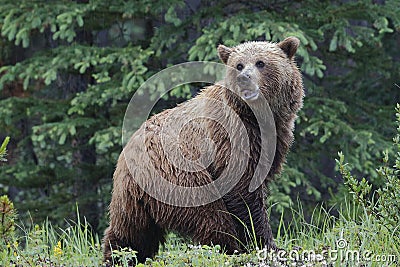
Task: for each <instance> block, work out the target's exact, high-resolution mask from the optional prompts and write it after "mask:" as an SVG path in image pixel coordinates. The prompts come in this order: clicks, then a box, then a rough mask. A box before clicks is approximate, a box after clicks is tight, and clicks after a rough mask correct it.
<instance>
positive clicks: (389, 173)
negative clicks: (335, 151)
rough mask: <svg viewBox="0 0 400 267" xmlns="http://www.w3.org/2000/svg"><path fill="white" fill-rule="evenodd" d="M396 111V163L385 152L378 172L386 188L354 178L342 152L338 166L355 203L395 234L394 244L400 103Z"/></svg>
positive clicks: (398, 230) (398, 238)
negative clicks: (376, 186) (375, 186)
mask: <svg viewBox="0 0 400 267" xmlns="http://www.w3.org/2000/svg"><path fill="white" fill-rule="evenodd" d="M396 112H397V113H396V117H397V120H396V122H397V131H398V133H397V135H396V137H394V138H393V141H394V146H395V147H396V157H395V164H394V165H393V166H391V163H390V161H389V155H388V153H387V152H384V155H385V156H384V158H383V163H384V164H385V165H384V166H381V167H379V168H378V169H377V172H378V174H379V176H380V177H381V178H382V180H383V181H384V185H383V186H382V187H380V188H378V189H373V184H371V183H370V182H368V180H367V179H365V178H362V179H361V180H360V181H359V180H358V179H357V178H356V177H354V176H353V175H352V174H351V169H350V167H349V165H348V164H345V163H344V160H345V159H344V155H343V154H342V153H339V159H338V160H337V163H338V165H339V169H340V173H341V174H342V175H343V178H344V180H345V185H346V186H347V188H348V190H349V192H350V193H351V194H352V195H353V198H354V200H355V201H356V202H357V203H358V204H360V205H362V206H363V207H364V208H365V209H366V210H367V211H368V213H369V214H372V216H373V217H374V219H375V220H377V222H379V223H381V224H382V225H383V226H384V227H386V228H387V230H388V231H389V232H391V233H392V235H393V239H394V242H400V104H397V107H396Z"/></svg>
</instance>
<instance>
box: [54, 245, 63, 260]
mask: <svg viewBox="0 0 400 267" xmlns="http://www.w3.org/2000/svg"><path fill="white" fill-rule="evenodd" d="M53 252H54V256H56V257H60V256H61V255H62V254H63V251H62V248H61V241H58V242H57V246H55V247H54V249H53Z"/></svg>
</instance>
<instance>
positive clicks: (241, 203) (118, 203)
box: [103, 37, 304, 262]
mask: <svg viewBox="0 0 400 267" xmlns="http://www.w3.org/2000/svg"><path fill="white" fill-rule="evenodd" d="M298 45H299V40H298V39H297V38H294V37H290V38H287V39H285V40H284V41H282V42H281V43H278V44H274V43H269V42H247V43H244V44H240V45H238V46H236V47H233V48H228V47H225V46H223V45H220V46H219V47H218V53H219V56H220V58H221V60H222V61H223V62H224V63H225V64H226V65H228V66H230V67H232V68H235V69H238V70H239V75H238V73H237V72H236V71H234V70H228V72H227V77H226V78H225V80H224V81H223V82H222V84H216V85H213V86H209V87H207V88H205V89H203V91H202V92H201V93H200V94H199V95H198V96H196V97H195V98H193V99H191V100H189V101H187V102H185V103H183V104H181V105H179V106H177V107H176V108H173V109H169V110H166V111H164V112H161V113H159V114H157V115H155V116H153V117H152V118H150V119H149V120H148V121H146V122H145V123H144V124H143V125H142V126H141V128H140V129H139V130H138V131H137V132H136V133H135V134H134V135H133V136H132V137H131V139H130V141H129V142H128V144H127V145H126V147H125V148H124V151H123V153H121V155H120V157H119V160H118V163H117V168H116V170H115V173H114V188H113V193H112V200H111V204H110V226H109V227H108V228H107V230H106V232H105V236H104V240H103V246H104V259H105V260H110V259H111V250H112V249H118V248H122V247H131V248H132V249H133V250H136V251H137V252H138V254H137V256H138V260H139V261H141V262H142V261H144V260H145V259H146V257H152V256H154V255H155V253H156V252H157V251H158V248H159V244H160V243H162V242H163V241H164V236H165V233H166V231H175V232H178V233H180V234H182V235H184V236H189V237H191V238H192V239H193V241H194V242H198V243H200V244H220V245H221V246H222V247H224V248H225V250H226V251H228V252H233V251H234V250H238V251H241V250H242V249H243V248H242V247H241V246H240V243H239V242H238V241H237V240H236V239H235V238H234V237H237V238H239V240H241V241H242V242H243V243H245V244H246V242H247V240H246V235H245V230H244V227H243V225H242V224H241V223H240V222H239V221H238V220H237V218H239V219H240V220H241V221H243V222H244V223H245V224H246V225H247V226H248V227H250V229H251V223H250V217H249V211H248V208H249V209H250V212H251V216H252V220H253V223H254V227H255V233H256V235H257V238H258V240H260V241H261V242H262V244H263V245H264V246H266V247H269V248H275V243H274V241H273V237H272V232H271V228H270V226H269V223H268V218H267V213H266V207H265V199H266V196H265V195H264V192H265V190H264V189H265V187H266V186H267V185H266V184H267V183H264V184H263V185H262V186H259V188H257V189H256V190H255V191H253V192H249V184H250V180H251V179H252V177H253V174H254V172H255V168H256V166H257V164H258V163H259V159H260V150H261V136H260V132H261V131H262V129H260V127H259V125H262V124H260V123H259V122H258V121H257V120H256V118H255V115H254V113H253V112H252V110H254V109H255V108H261V106H257V105H259V104H258V102H259V101H260V100H259V98H260V94H262V95H263V96H264V97H265V98H266V99H267V101H268V104H269V106H270V108H271V111H272V113H273V116H274V120H275V127H276V134H277V140H276V153H275V156H274V159H273V163H272V167H271V168H270V169H269V172H268V171H267V170H266V171H265V173H264V175H265V177H263V178H267V180H266V181H267V182H269V181H270V180H271V179H272V178H273V176H274V175H275V174H276V173H278V172H279V171H280V170H281V167H282V163H283V162H284V160H285V155H286V153H287V152H288V149H289V147H290V145H291V143H292V142H293V129H294V120H295V118H296V113H297V111H298V110H299V109H300V108H301V106H302V99H303V94H304V92H303V85H302V79H301V74H300V72H299V70H298V68H297V66H296V64H295V62H294V60H293V57H294V54H295V52H296V50H297V47H298ZM260 62H261V63H260ZM227 88H229V89H231V90H232V91H230V90H228V89H227ZM209 99H215V100H216V101H221V102H222V103H225V104H226V106H227V107H228V108H229V109H231V110H234V111H235V112H236V114H237V115H238V116H239V117H240V121H239V122H238V120H233V119H231V118H230V117H231V116H228V114H229V113H227V110H226V108H223V107H221V108H217V109H216V108H215V107H213V105H210V103H209ZM250 106H251V108H250ZM199 114H200V115H204V116H205V117H218V118H221V120H224V123H226V124H227V125H228V126H229V128H228V129H234V130H232V132H227V130H225V129H226V128H225V129H224V127H222V126H221V124H220V123H218V122H216V121H213V120H206V119H201V118H200V116H199ZM194 117H195V118H198V119H195V120H193V118H194ZM186 122H189V123H187V124H185V123H186ZM238 123H240V124H242V125H244V127H245V133H246V134H247V136H248V140H249V142H250V143H249V147H250V148H249V155H247V158H245V162H244V166H245V171H244V173H243V175H241V177H240V179H239V177H236V176H237V175H238V174H237V173H231V174H230V176H231V177H232V180H235V178H238V179H237V180H238V183H237V184H236V185H235V186H234V187H233V189H232V190H230V191H229V192H228V193H227V194H225V195H224V196H223V197H222V198H220V199H218V200H216V201H213V202H211V203H209V204H206V205H202V206H197V207H177V206H173V205H169V204H165V203H163V202H161V201H158V200H156V199H154V198H152V197H151V196H149V195H148V194H147V193H146V192H145V191H144V190H143V189H142V188H141V187H140V186H139V185H138V182H140V183H141V184H142V185H145V186H146V187H148V188H153V189H154V188H156V189H155V190H159V193H160V194H164V195H166V194H170V195H171V196H173V194H174V192H163V190H162V188H159V183H158V181H157V179H156V178H155V177H158V176H157V173H158V174H159V175H161V176H162V177H163V178H164V179H166V180H168V181H169V182H171V183H173V184H176V185H180V186H187V187H194V186H201V185H206V184H209V183H211V182H212V181H215V180H216V179H217V178H218V177H219V176H220V175H221V173H223V171H224V169H225V168H226V166H227V164H228V162H229V161H230V160H232V159H233V158H235V157H236V158H237V159H236V160H239V161H238V162H240V158H238V157H239V156H237V155H232V154H231V152H232V151H233V150H234V149H235V148H234V147H232V146H231V143H230V140H229V138H230V136H235V139H236V140H240V139H241V138H242V135H243V132H240V131H239V130H236V129H239V128H240V127H239V124H238ZM184 124H185V125H184ZM236 124H238V125H236ZM177 131H178V132H177ZM177 136H178V137H179V141H175V140H176V139H177ZM205 137H206V138H208V139H210V140H212V143H213V146H214V147H213V149H212V151H214V152H215V154H214V155H212V156H210V157H208V158H207V157H206V158H205V159H204V158H201V154H202V153H203V151H204V150H206V151H209V147H207V146H208V145H209V142H204V138H205ZM246 138H247V137H246ZM163 140H164V141H165V140H167V141H168V140H170V142H168V146H165V144H163V142H164V141H163ZM143 141H144V142H145V145H143ZM166 148H167V149H168V151H165V149H166ZM170 151H176V152H173V153H181V154H182V155H183V157H184V158H187V159H189V160H191V161H192V162H193V161H196V160H203V161H204V160H206V161H207V160H210V159H211V160H210V162H200V163H201V164H200V165H202V166H206V167H207V168H206V169H200V170H197V171H188V170H184V169H183V168H178V167H177V166H175V165H174V164H172V163H171V162H170V159H169V158H168V154H169V153H171V152H170ZM167 152H168V153H167ZM146 157H148V158H149V159H148V158H146ZM232 157H233V158H232ZM200 158H201V159H200ZM149 160H150V162H151V163H152V164H153V166H154V167H155V168H156V170H155V171H154V170H152V168H149V165H148V164H149V162H148V161H149ZM242 161H243V160H242ZM128 166H129V168H128ZM131 166H132V167H131ZM179 167H181V166H179ZM154 172H156V173H154ZM157 186H158V187H157ZM214 189H215V192H214V193H215V194H218V188H214ZM175 197H176V196H175ZM179 197H181V198H183V199H185V198H188V199H189V198H190V197H191V196H190V195H182V196H179Z"/></svg>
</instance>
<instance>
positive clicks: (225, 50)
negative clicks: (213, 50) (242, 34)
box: [218, 44, 232, 64]
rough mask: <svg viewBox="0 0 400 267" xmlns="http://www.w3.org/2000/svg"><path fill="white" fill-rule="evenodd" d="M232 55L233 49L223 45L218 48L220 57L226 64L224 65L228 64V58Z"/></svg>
mask: <svg viewBox="0 0 400 267" xmlns="http://www.w3.org/2000/svg"><path fill="white" fill-rule="evenodd" d="M231 53H232V48H229V47H227V46H224V45H222V44H220V45H219V46H218V56H219V58H220V59H221V60H222V62H224V64H226V62H228V58H229V56H230V55H231Z"/></svg>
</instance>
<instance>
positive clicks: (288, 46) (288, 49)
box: [278, 37, 300, 59]
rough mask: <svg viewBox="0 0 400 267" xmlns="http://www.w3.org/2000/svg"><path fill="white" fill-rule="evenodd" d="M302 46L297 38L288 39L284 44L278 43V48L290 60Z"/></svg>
mask: <svg viewBox="0 0 400 267" xmlns="http://www.w3.org/2000/svg"><path fill="white" fill-rule="evenodd" d="M299 45H300V40H299V39H297V38H296V37H288V38H286V39H285V40H283V41H282V42H280V43H278V46H279V47H280V48H281V49H282V50H283V52H285V54H286V55H287V56H288V58H289V59H292V58H293V56H294V54H296V51H297V48H298V47H299Z"/></svg>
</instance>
